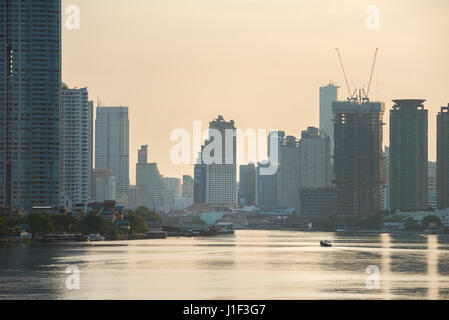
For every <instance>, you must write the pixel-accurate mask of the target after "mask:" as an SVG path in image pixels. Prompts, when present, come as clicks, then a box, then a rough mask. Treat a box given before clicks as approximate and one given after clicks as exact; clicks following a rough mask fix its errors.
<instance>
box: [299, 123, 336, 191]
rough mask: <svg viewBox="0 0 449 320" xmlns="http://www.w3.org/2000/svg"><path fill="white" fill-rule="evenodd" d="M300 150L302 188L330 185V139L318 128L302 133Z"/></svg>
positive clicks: (311, 128)
mask: <svg viewBox="0 0 449 320" xmlns="http://www.w3.org/2000/svg"><path fill="white" fill-rule="evenodd" d="M299 148H300V151H301V153H300V178H299V181H300V187H301V188H324V187H328V186H329V185H330V176H331V172H330V169H331V167H330V165H331V162H330V139H329V137H328V136H327V135H324V134H320V131H319V129H318V128H314V127H308V128H307V130H306V131H302V133H301V140H300V141H299Z"/></svg>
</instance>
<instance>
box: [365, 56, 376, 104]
mask: <svg viewBox="0 0 449 320" xmlns="http://www.w3.org/2000/svg"><path fill="white" fill-rule="evenodd" d="M378 51H379V48H376V51H375V52H374V59H373V66H372V67H371V75H370V77H369V82H368V87H367V88H366V94H365V98H366V99H368V97H369V89H370V88H371V81H372V80H373V73H374V66H375V65H376V58H377V52H378Z"/></svg>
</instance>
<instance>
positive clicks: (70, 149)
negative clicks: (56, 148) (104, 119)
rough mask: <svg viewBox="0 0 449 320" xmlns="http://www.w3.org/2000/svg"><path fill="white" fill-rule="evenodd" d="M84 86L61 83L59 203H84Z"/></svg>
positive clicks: (87, 145)
mask: <svg viewBox="0 0 449 320" xmlns="http://www.w3.org/2000/svg"><path fill="white" fill-rule="evenodd" d="M89 115H90V114H89V102H88V93H87V88H82V89H69V88H68V87H67V85H65V84H63V85H62V90H61V109H60V124H61V129H60V195H61V200H62V201H61V202H62V205H64V206H65V207H69V208H70V209H72V207H73V206H74V205H76V204H86V203H87V202H88V199H89V185H90V180H91V176H90V174H91V171H92V168H91V167H90V165H91V161H90V149H89V148H90V137H89V132H90V131H91V130H90V128H89V124H90V121H89Z"/></svg>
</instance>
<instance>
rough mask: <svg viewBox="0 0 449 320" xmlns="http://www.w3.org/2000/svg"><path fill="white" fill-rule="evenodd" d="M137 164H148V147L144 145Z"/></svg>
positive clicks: (138, 154)
mask: <svg viewBox="0 0 449 320" xmlns="http://www.w3.org/2000/svg"><path fill="white" fill-rule="evenodd" d="M137 159H138V160H137V163H148V145H147V144H146V145H143V146H142V147H141V148H140V149H139V151H138V152H137Z"/></svg>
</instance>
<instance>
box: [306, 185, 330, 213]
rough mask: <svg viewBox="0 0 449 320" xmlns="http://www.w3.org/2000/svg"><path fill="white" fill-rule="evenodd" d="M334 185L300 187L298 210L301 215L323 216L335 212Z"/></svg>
mask: <svg viewBox="0 0 449 320" xmlns="http://www.w3.org/2000/svg"><path fill="white" fill-rule="evenodd" d="M336 195H337V194H336V189H335V187H323V188H301V189H300V190H299V210H298V213H299V214H300V215H301V216H303V217H325V216H332V215H334V214H335V200H336Z"/></svg>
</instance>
